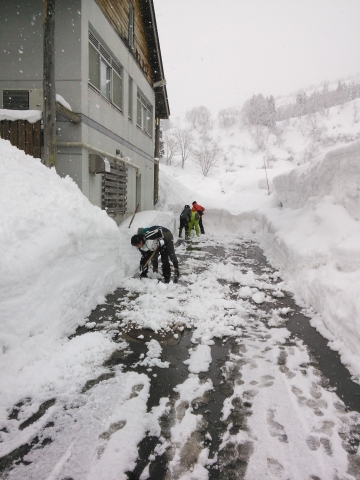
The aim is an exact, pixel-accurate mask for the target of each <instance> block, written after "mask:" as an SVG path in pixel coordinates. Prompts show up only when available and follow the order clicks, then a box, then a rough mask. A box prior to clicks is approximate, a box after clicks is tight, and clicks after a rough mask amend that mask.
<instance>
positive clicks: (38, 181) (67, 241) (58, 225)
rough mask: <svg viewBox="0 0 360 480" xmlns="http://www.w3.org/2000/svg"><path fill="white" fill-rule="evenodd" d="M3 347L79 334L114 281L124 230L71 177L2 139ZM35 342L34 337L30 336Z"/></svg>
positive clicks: (0, 271)
mask: <svg viewBox="0 0 360 480" xmlns="http://www.w3.org/2000/svg"><path fill="white" fill-rule="evenodd" d="M0 208H1V226H0V237H1V241H2V249H1V253H0V314H1V315H0V316H1V324H0V346H1V348H2V351H3V352H5V351H7V350H9V349H12V348H15V347H16V346H19V345H20V344H21V343H22V342H26V341H29V339H30V338H33V337H34V336H36V335H45V337H46V338H54V339H55V338H60V337H62V336H64V335H66V334H68V333H71V332H73V331H74V329H75V328H76V326H77V325H79V323H81V322H82V321H83V318H84V317H85V316H86V315H87V314H88V313H89V312H90V311H91V309H92V308H93V307H95V305H96V303H97V301H98V300H99V299H101V298H102V296H103V295H105V294H106V293H108V292H109V291H110V290H111V289H113V288H114V287H115V286H116V284H117V279H118V275H119V271H120V268H119V267H120V265H119V251H118V246H119V240H120V236H119V231H118V228H117V226H116V224H115V222H113V220H111V219H110V218H109V217H108V216H107V215H106V213H105V212H104V211H102V210H100V209H99V208H97V207H94V206H93V205H91V204H90V202H89V201H88V200H87V199H86V198H85V197H84V195H83V194H82V193H81V192H80V190H79V189H78V187H77V185H76V184H75V183H74V182H73V180H71V179H70V178H69V177H67V178H65V179H62V178H60V177H59V176H58V175H57V174H56V172H55V170H50V169H48V168H46V167H45V166H44V165H43V164H41V162H40V161H39V160H37V159H34V158H33V157H30V156H28V155H25V153H24V152H22V151H21V150H18V149H17V148H15V147H13V146H11V145H10V143H9V142H7V141H5V140H0ZM32 342H33V343H34V340H32Z"/></svg>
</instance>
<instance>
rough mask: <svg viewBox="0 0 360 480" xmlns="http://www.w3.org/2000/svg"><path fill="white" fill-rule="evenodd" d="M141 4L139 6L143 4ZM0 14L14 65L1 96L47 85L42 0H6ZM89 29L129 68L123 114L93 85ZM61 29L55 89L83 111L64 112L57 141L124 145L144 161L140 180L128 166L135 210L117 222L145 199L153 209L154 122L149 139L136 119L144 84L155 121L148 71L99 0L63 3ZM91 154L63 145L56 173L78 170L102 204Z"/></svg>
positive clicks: (0, 53)
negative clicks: (68, 115) (74, 117)
mask: <svg viewBox="0 0 360 480" xmlns="http://www.w3.org/2000/svg"><path fill="white" fill-rule="evenodd" d="M134 4H135V8H138V3H137V2H134ZM0 15H1V17H2V24H3V27H2V28H1V33H0V35H1V43H2V49H0V64H1V65H5V64H6V66H7V67H6V69H4V68H2V69H1V72H0V94H1V99H2V90H3V89H6V88H24V89H31V88H40V89H41V88H42V71H43V65H42V62H43V59H42V49H43V45H42V37H43V30H42V29H43V25H42V21H43V0H32V2H28V1H25V0H19V1H17V2H16V3H14V2H2V3H1V8H0ZM14 26H16V30H15V32H16V33H15V34H14ZM89 28H90V29H91V30H92V31H93V32H94V33H95V34H97V36H98V37H99V40H100V41H102V42H104V44H105V46H106V47H107V48H108V49H109V50H110V52H109V53H111V55H112V56H114V57H115V58H116V60H118V61H119V62H120V64H121V65H122V67H123V111H122V112H120V111H119V110H118V109H116V108H115V107H114V106H113V105H111V104H110V103H109V102H108V101H107V100H106V99H105V98H103V97H102V96H101V95H100V94H99V93H98V92H96V91H94V89H92V88H91V87H89V84H88V77H89V41H88V32H89ZM55 32H56V33H55V36H56V38H55V48H56V62H55V77H56V93H58V94H60V95H61V96H62V97H63V98H64V99H65V100H66V101H67V102H68V103H69V104H70V106H71V108H72V110H73V111H74V112H77V113H79V114H81V116H82V122H81V123H80V124H74V123H71V122H69V121H68V120H66V119H64V118H63V117H61V116H58V117H57V136H58V143H60V145H61V144H64V143H66V142H83V143H85V144H90V145H92V146H95V147H96V148H98V149H100V150H102V151H104V152H108V153H110V154H112V155H116V151H117V150H120V152H121V155H122V156H123V157H126V158H128V159H129V161H130V162H132V163H134V164H136V165H137V166H138V167H140V170H141V176H140V177H139V178H137V177H136V170H135V169H134V168H132V167H129V169H128V191H127V196H128V200H127V202H128V203H127V210H128V212H127V214H126V215H125V216H121V217H119V218H116V221H117V222H120V221H121V220H123V219H124V218H126V216H128V215H130V214H132V212H133V211H134V210H135V207H136V204H137V202H138V201H140V210H149V209H152V208H153V188H154V162H153V156H154V128H153V132H152V136H151V137H150V136H148V135H147V134H146V133H144V132H143V131H142V130H141V129H140V128H139V127H137V125H136V118H137V116H136V105H137V87H139V88H140V89H141V91H142V93H143V94H144V95H145V96H146V97H147V99H148V101H149V102H150V103H151V104H152V106H153V125H154V124H155V121H154V111H155V95H154V91H153V89H152V87H151V85H150V83H149V80H148V78H147V76H146V75H145V73H144V71H143V70H142V69H141V68H140V66H139V64H138V62H137V61H136V60H135V58H134V56H133V55H132V54H130V53H129V51H128V48H127V46H126V45H125V43H124V41H123V40H122V39H121V38H120V37H119V35H118V34H117V33H116V31H115V30H114V28H113V26H112V25H111V24H110V23H109V21H108V20H107V18H106V17H105V16H104V15H103V13H102V11H101V10H100V7H99V6H98V4H97V3H96V2H95V0H66V1H62V2H56V23H55ZM20 52H21V53H20ZM129 76H131V78H132V79H133V86H134V88H133V115H132V118H133V121H132V122H130V121H129V119H128V78H129ZM88 154H89V152H88V150H87V149H86V148H83V147H79V146H69V147H67V146H59V148H58V159H57V171H58V173H59V174H60V175H62V176H65V175H69V176H71V177H72V178H73V179H74V180H75V182H76V183H77V184H78V186H79V188H80V189H81V190H82V192H83V193H84V194H85V195H86V196H87V197H88V198H89V199H90V201H91V202H92V203H94V204H95V205H98V206H100V207H101V174H90V173H89V166H88ZM136 185H138V188H137V187H136ZM139 185H141V188H140V190H141V191H140V192H139Z"/></svg>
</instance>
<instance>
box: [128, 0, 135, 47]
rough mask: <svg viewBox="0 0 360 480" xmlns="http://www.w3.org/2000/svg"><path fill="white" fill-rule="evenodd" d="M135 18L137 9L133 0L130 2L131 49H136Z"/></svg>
mask: <svg viewBox="0 0 360 480" xmlns="http://www.w3.org/2000/svg"><path fill="white" fill-rule="evenodd" d="M134 20H135V9H134V4H133V3H132V2H130V3H129V46H130V48H131V49H134V23H135V22H134Z"/></svg>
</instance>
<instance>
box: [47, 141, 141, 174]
mask: <svg viewBox="0 0 360 480" xmlns="http://www.w3.org/2000/svg"><path fill="white" fill-rule="evenodd" d="M56 146H57V147H78V148H86V150H89V151H91V152H94V153H99V154H100V155H103V156H104V157H110V158H113V159H114V160H118V161H120V162H123V163H124V164H125V165H126V166H128V167H132V168H135V170H136V176H137V177H140V175H141V170H140V167H139V165H136V164H135V163H132V162H129V161H128V160H125V159H124V158H121V157H118V156H117V155H114V154H113V153H109V152H105V150H101V149H100V148H96V147H93V146H92V145H89V144H88V143H84V142H58V143H57V144H56Z"/></svg>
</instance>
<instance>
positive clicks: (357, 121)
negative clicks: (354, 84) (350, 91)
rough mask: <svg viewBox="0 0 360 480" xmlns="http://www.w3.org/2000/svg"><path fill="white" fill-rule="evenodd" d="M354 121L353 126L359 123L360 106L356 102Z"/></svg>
mask: <svg viewBox="0 0 360 480" xmlns="http://www.w3.org/2000/svg"><path fill="white" fill-rule="evenodd" d="M353 121H354V123H353V125H354V124H355V123H359V105H358V104H357V103H356V102H354V114H353Z"/></svg>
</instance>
